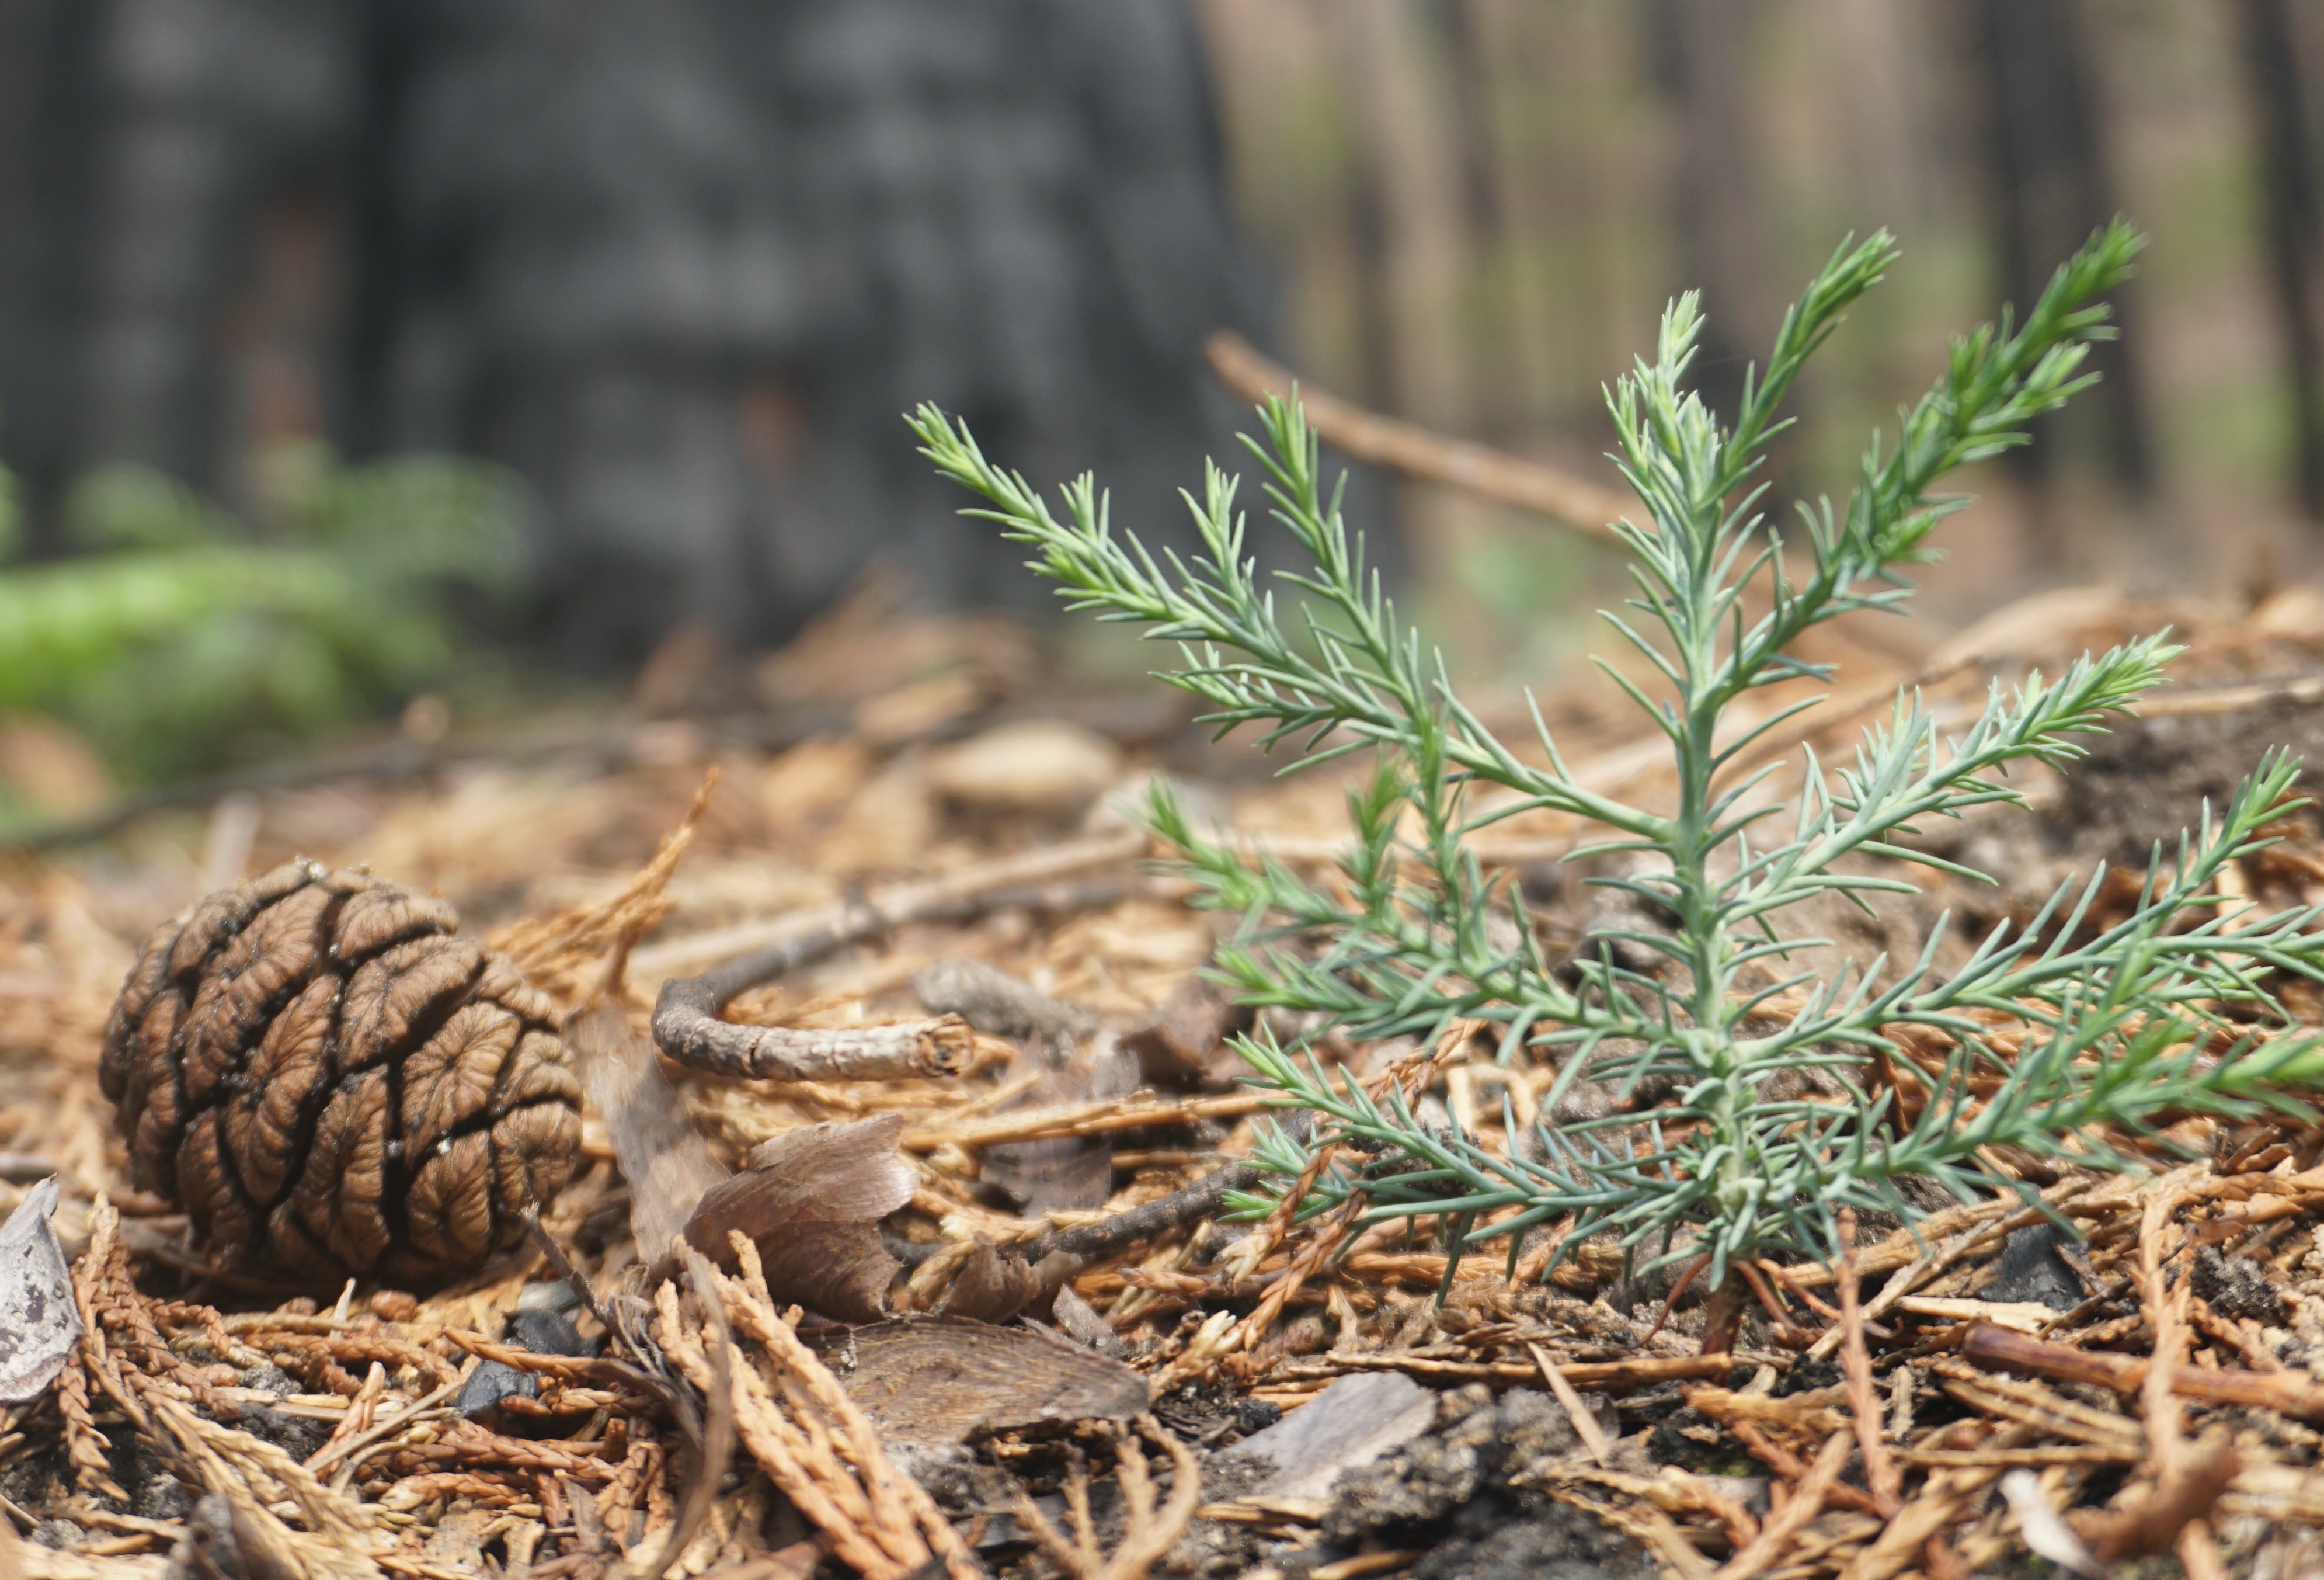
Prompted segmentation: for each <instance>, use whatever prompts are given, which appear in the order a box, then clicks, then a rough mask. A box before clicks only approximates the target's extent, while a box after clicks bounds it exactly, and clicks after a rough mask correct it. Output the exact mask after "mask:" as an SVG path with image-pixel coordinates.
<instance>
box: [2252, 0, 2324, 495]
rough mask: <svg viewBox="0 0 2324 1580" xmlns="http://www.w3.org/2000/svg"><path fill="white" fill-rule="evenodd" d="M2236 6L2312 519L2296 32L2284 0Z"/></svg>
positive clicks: (2297, 450) (2313, 375) (2314, 239)
mask: <svg viewBox="0 0 2324 1580" xmlns="http://www.w3.org/2000/svg"><path fill="white" fill-rule="evenodd" d="M2236 22H2237V23H2238V24H2239V33H2240V38H2239V42H2240V43H2241V46H2242V54H2243V67H2244V80H2245V83H2246V88H2247V91H2248V93H2249V95H2250V98H2251V107H2252V116H2253V132H2254V136H2255V142H2256V143H2257V145H2258V150H2259V171H2260V209H2261V226H2262V229H2263V231H2264V234H2265V236H2266V237H2267V254H2268V273H2269V283H2270V284H2271V285H2272V286H2273V293H2274V298H2275V301H2274V305H2275V310H2276V318H2277V324H2278V328H2280V330H2281V331H2282V336H2283V352H2284V362H2285V373H2286V374H2288V376H2289V378H2290V382H2291V385H2292V416H2293V420H2294V422H2295V424H2296V425H2297V426H2296V431H2295V433H2294V436H2293V450H2292V465H2293V482H2294V485H2295V486H2296V488H2297V491H2298V495H2299V500H2300V507H2301V510H2302V511H2303V512H2305V513H2307V515H2308V517H2309V518H2310V520H2311V521H2324V326H2319V321H2318V320H2319V300H2318V294H2317V288H2318V287H2317V277H2316V254H2317V249H2318V247H2319V245H2324V212H2319V207H2318V198H2317V189H2316V154H2315V145H2314V143H2313V141H2312V132H2313V128H2312V127H2311V125H2310V120H2309V106H2308V102H2307V90H2306V86H2305V84H2304V83H2303V82H2302V81H2301V75H2302V74H2301V64H2302V57H2301V50H2300V38H2299V35H2298V33H2297V32H2295V31H2294V29H2293V26H2292V8H2291V7H2290V6H2289V5H2286V4H2285V0H2236Z"/></svg>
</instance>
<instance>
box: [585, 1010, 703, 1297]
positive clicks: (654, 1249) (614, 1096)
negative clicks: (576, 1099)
mask: <svg viewBox="0 0 2324 1580" xmlns="http://www.w3.org/2000/svg"><path fill="white" fill-rule="evenodd" d="M566 1040H567V1043H568V1044H569V1045H570V1046H571V1048H572V1049H573V1055H574V1058H576V1059H577V1060H578V1061H579V1062H580V1066H581V1083H582V1086H583V1087H584V1088H585V1089H586V1091H587V1092H588V1094H589V1101H590V1102H591V1103H592V1104H595V1106H596V1109H597V1111H598V1113H602V1114H604V1117H605V1129H606V1131H607V1132H609V1133H610V1134H611V1135H612V1137H613V1160H614V1161H615V1162H616V1163H618V1164H619V1165H620V1166H621V1170H622V1178H624V1179H626V1180H628V1181H629V1182H630V1232H631V1233H632V1234H634V1235H636V1236H637V1242H638V1254H639V1256H640V1258H641V1259H642V1260H643V1261H647V1262H648V1263H651V1262H654V1261H659V1260H660V1259H661V1258H662V1257H664V1256H667V1255H668V1254H669V1250H670V1244H671V1242H673V1241H674V1240H676V1239H677V1238H678V1229H679V1228H680V1226H681V1225H683V1224H685V1223H686V1221H687V1217H688V1216H689V1215H691V1214H692V1213H693V1211H694V1209H695V1207H696V1205H697V1204H698V1203H699V1202H700V1201H701V1200H702V1198H703V1196H704V1194H705V1192H707V1191H708V1190H710V1189H711V1187H714V1186H715V1185H717V1184H718V1183H719V1181H721V1180H722V1179H724V1178H726V1170H725V1169H724V1167H722V1166H721V1165H720V1163H719V1161H718V1160H717V1159H715V1158H714V1157H712V1156H711V1155H710V1147H709V1144H708V1143H707V1142H705V1141H704V1140H703V1139H702V1137H701V1135H700V1134H699V1133H697V1132H696V1130H695V1128H694V1126H693V1124H692V1123H691V1122H690V1121H688V1120H687V1115H686V1108H685V1105H684V1104H683V1103H681V1102H680V1100H679V1098H678V1088H677V1087H676V1086H672V1085H671V1084H670V1080H669V1076H665V1075H663V1074H662V1070H661V1056H660V1055H659V1053H657V1052H655V1051H654V1046H653V1044H652V1043H651V1042H650V1041H649V1040H648V1039H646V1037H645V1036H644V1034H643V1033H641V1032H640V1031H639V1030H636V1029H635V1028H634V1027H632V1025H631V1024H630V1021H629V1017H628V1016H627V1015H624V1014H623V1013H622V1012H621V1010H620V1009H619V1008H617V1007H616V1006H614V1005H613V1004H603V1005H600V1006H599V1007H598V1008H597V1009H596V1010H595V1011H593V1012H591V1013H589V1014H587V1015H585V1016H583V1017H582V1018H581V1019H580V1020H579V1021H576V1022H575V1024H574V1025H573V1027H572V1028H571V1030H569V1031H568V1032H567V1034H566ZM713 1254H715V1252H714V1253H713Z"/></svg>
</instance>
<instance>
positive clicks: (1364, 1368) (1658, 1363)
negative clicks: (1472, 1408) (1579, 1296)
mask: <svg viewBox="0 0 2324 1580" xmlns="http://www.w3.org/2000/svg"><path fill="white" fill-rule="evenodd" d="M1317 1359H1318V1360H1320V1361H1321V1362H1322V1363H1323V1364H1322V1365H1320V1366H1292V1367H1286V1368H1285V1369H1284V1370H1283V1371H1281V1372H1277V1373H1276V1377H1275V1380H1276V1381H1289V1380H1294V1379H1300V1378H1306V1377H1330V1376H1338V1375H1342V1374H1344V1373H1346V1372H1404V1373H1406V1375H1407V1376H1412V1377H1448V1378H1455V1379H1458V1380H1459V1381H1463V1382H1537V1381H1540V1380H1541V1368H1540V1367H1538V1366H1536V1365H1535V1364H1534V1363H1532V1362H1530V1361H1439V1360H1434V1359H1431V1358H1430V1357H1428V1356H1425V1355H1393V1354H1390V1355H1374V1354H1342V1353H1340V1352H1337V1351H1333V1352H1332V1353H1330V1354H1323V1355H1321V1356H1318V1357H1317ZM1743 1364H1744V1363H1742V1362H1739V1361H1738V1360H1737V1359H1736V1358H1735V1357H1734V1356H1733V1355H1731V1354H1717V1355H1640V1356H1638V1357H1637V1359H1635V1360H1629V1361H1570V1362H1566V1363H1562V1364H1560V1365H1559V1366H1558V1368H1557V1370H1558V1372H1559V1374H1560V1375H1562V1376H1563V1378H1564V1379H1565V1380H1566V1381H1568V1382H1571V1383H1572V1384H1573V1386H1574V1387H1576V1388H1605V1389H1618V1388H1652V1387H1654V1386H1655V1384H1657V1383H1663V1382H1683V1381H1688V1380H1690V1379H1692V1378H1696V1377H1724V1376H1726V1375H1728V1374H1729V1372H1733V1371H1735V1370H1736V1369H1737V1368H1738V1366H1741V1365H1743Z"/></svg>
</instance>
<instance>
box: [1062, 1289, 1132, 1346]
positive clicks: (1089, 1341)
mask: <svg viewBox="0 0 2324 1580" xmlns="http://www.w3.org/2000/svg"><path fill="white" fill-rule="evenodd" d="M1049 1317H1050V1319H1051V1320H1052V1321H1054V1322H1055V1323H1056V1325H1057V1326H1058V1328H1059V1329H1060V1330H1062V1331H1063V1332H1064V1334H1065V1336H1066V1337H1067V1338H1069V1339H1072V1340H1074V1342H1075V1343H1076V1344H1086V1345H1088V1346H1089V1347H1090V1348H1091V1349H1093V1350H1095V1351H1096V1352H1097V1353H1098V1354H1101V1355H1104V1356H1107V1357H1108V1358H1110V1359H1111V1360H1116V1361H1119V1360H1121V1359H1122V1358H1123V1357H1125V1356H1127V1355H1128V1354H1130V1346H1129V1345H1128V1344H1124V1343H1123V1342H1122V1340H1121V1335H1120V1334H1118V1333H1116V1332H1114V1331H1113V1328H1112V1327H1111V1325H1109V1324H1108V1323H1107V1321H1106V1319H1105V1318H1104V1317H1100V1316H1099V1315H1098V1314H1097V1308H1096V1307H1093V1306H1092V1305H1091V1304H1090V1303H1089V1302H1088V1301H1086V1300H1084V1299H1083V1298H1081V1297H1080V1296H1079V1295H1076V1294H1074V1287H1073V1286H1072V1285H1071V1284H1065V1285H1062V1286H1060V1287H1059V1289H1058V1290H1057V1294H1056V1299H1054V1300H1052V1301H1051V1302H1050V1303H1049Z"/></svg>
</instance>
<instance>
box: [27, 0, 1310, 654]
mask: <svg viewBox="0 0 2324 1580" xmlns="http://www.w3.org/2000/svg"><path fill="white" fill-rule="evenodd" d="M0 7H5V9H0V25H5V28H6V29H7V36H6V39H5V45H6V50H7V56H6V65H7V68H8V69H10V70H11V71H12V72H13V73H14V74H15V77H16V79H17V80H18V82H19V83H20V84H29V85H30V87H31V89H32V91H30V92H28V93H26V94H24V95H23V97H12V99H11V100H10V102H9V103H8V104H7V105H6V106H4V107H0V267H5V271H6V273H5V279H0V302H5V322H0V401H5V410H0V454H5V457H6V458H7V459H8V460H9V461H10V462H11V463H12V464H13V465H15V466H17V467H19V468H20V469H21V470H22V471H23V474H24V475H25V476H26V477H27V479H28V480H29V482H30V484H31V485H32V493H33V494H34V499H35V504H36V509H37V513H38V514H39V515H40V516H41V517H42V519H44V520H50V521H52V520H53V519H54V515H55V508H56V504H57V502H58V500H59V499H60V497H61V494H62V492H63V490H64V489H65V488H66V486H67V485H68V484H69V480H70V479H71V478H72V477H74V476H77V475H78V474H79V473H80V472H82V471H84V470H85V469H87V468H88V467H91V466H93V465H97V464H100V463H105V462H112V461H124V460H127V461H137V462H143V463H146V464H150V465H152V466H156V467H162V468H164V469H166V470H169V471H171V472H172V473H175V474H177V475H180V476H184V477H186V478H188V479H189V480H190V481H193V482H195V483H197V484H198V485H201V486H204V487H206V488H210V489H214V490H217V491H219V492H222V493H224V494H226V495H227V496H228V497H229V498H232V497H234V496H235V494H236V493H237V492H238V483H239V478H240V474H241V472H242V469H243V467H244V462H245V461H246V459H247V457H249V456H250V455H251V453H252V452H253V450H254V448H258V447H261V446H263V443H264V442H265V441H266V440H267V439H271V438H279V437H284V436H293V435H300V436H303V435H312V436H318V437H323V438H327V439H332V440H334V441H335V442H337V444H339V445H340V446H341V447H342V448H345V449H346V450H348V451H349V452H351V453H353V454H355V455H358V456H361V455H368V454H378V453H383V452H389V451H396V450H404V449H414V448H424V449H436V450H456V451H463V452H466V453H470V454H476V455H482V456H486V457H493V458H497V459H499V460H502V461H504V462H507V463H508V464H510V465H512V466H513V467H515V468H517V469H518V470H519V471H520V472H521V473H522V474H523V475H524V476H527V477H528V478H529V479H530V481H531V482H532V484H533V485H534V489H535V492H536V494H537V495H538V497H539V502H540V505H541V509H540V512H539V546H540V555H539V559H540V563H541V567H542V573H543V575H542V582H541V588H540V592H541V597H540V603H539V609H538V611H537V619H536V621H535V623H534V629H535V632H536V633H537V634H538V635H539V636H540V637H541V638H542V639H543V640H545V641H546V642H549V644H550V646H551V647H552V648H553V649H554V650H555V651H558V652H560V653H562V654H563V655H564V656H566V657H567V658H570V659H573V660H576V661H584V662H600V663H602V662H604V661H609V660H611V661H620V660H622V659H628V658H634V657H635V656H636V655H637V654H638V653H639V652H640V651H643V650H644V649H645V648H646V647H647V646H649V645H650V644H651V643H652V642H654V641H655V640H657V639H658V638H659V636H660V635H661V634H662V633H665V632H666V631H668V630H669V628H671V627H672V626H673V625H675V624H680V623H685V622H692V623H695V624H701V625H704V626H706V627H709V628H711V629H713V630H715V631H716V632H718V633H722V634H724V635H725V636H726V637H728V638H730V639H733V640H740V641H755V640H763V639H766V638H770V637H773V636H778V635H779V634H781V633H783V632H784V631H786V630H787V629H788V628H790V627H791V626H793V625H795V624H797V623H798V621H799V620H800V619H802V618H804V617H805V615H806V614H808V613H809V612H811V611H812V610H813V609H814V608H815V607H816V605H818V604H820V603H821V602H823V601H824V600H825V599H826V598H827V597H828V596H830V595H831V594H832V593H833V592H834V591H835V590H836V589H837V588H838V587H840V586H841V585H843V584H844V582H845V581H847V580H848V579H849V578H851V577H853V576H854V575H855V574H857V573H858V572H859V571H860V570H861V569H862V567H863V566H864V565H865V564H866V563H867V562H868V561H870V560H871V559H873V558H875V557H879V556H887V557H889V558H890V559H893V560H894V561H895V562H896V563H897V564H898V565H899V568H902V569H903V570H904V572H905V573H906V574H907V575H908V577H910V578H911V579H913V580H914V581H915V582H917V584H918V587H920V589H921V591H922V592H923V593H924V594H926V595H927V596H928V597H929V598H931V599H934V600H943V601H950V602H955V603H980V602H990V601H994V600H1015V601H1019V602H1028V601H1029V602H1036V603H1037V602H1040V601H1042V599H1043V595H1042V593H1041V591H1040V589H1039V588H1038V587H1037V586H1036V585H1035V584H1033V583H1032V582H1031V581H1030V579H1029V578H1028V577H1025V576H1024V575H1023V573H1022V571H1021V569H1020V568H1019V565H1018V561H1019V559H1021V555H1019V553H1018V552H1016V551H1015V550H1014V549H1013V548H1012V547H1011V546H1009V545H1005V544H1001V543H999V542H997V541H993V540H992V538H991V534H990V533H989V532H987V531H985V530H984V529H982V527H980V526H978V525H977V524H975V523H973V522H962V521H960V520H959V519H958V518H957V516H956V515H955V513H954V502H953V501H952V500H951V499H950V498H949V497H947V496H946V495H945V494H943V493H942V492H941V491H940V490H939V489H937V488H936V485H934V484H933V483H932V482H931V481H929V480H927V478H926V477H925V476H923V474H924V473H925V472H926V467H924V466H923V465H922V464H921V463H920V461H919V458H918V457H917V456H916V455H915V454H914V453H913V451H912V448H911V446H910V443H909V440H908V435H907V434H906V432H905V430H904V428H903V426H902V424H901V422H900V421H899V414H900V413H901V412H903V411H906V410H908V409H909V407H910V406H912V405H913V404H914V403H916V402H919V401H923V400H935V401H937V402H942V403H943V404H945V406H946V407H947V408H948V409H950V410H952V411H956V412H959V413H962V414H964V415H965V416H966V417H967V418H968V420H970V421H971V423H973V425H974V426H975V428H976V430H977V432H978V434H979V437H980V438H981V439H983V440H984V441H985V442H986V444H987V446H988V448H991V450H992V451H993V452H994V453H995V454H996V456H997V457H999V458H1001V459H1002V460H1004V461H1006V462H1007V463H1009V464H1010V465H1013V466H1017V467H1021V468H1023V469H1024V470H1025V471H1027V472H1028V474H1029V475H1031V476H1037V477H1053V476H1069V475H1071V474H1073V473H1074V472H1077V471H1079V470H1081V469H1083V468H1084V467H1097V468H1099V469H1100V470H1101V472H1102V474H1103V475H1104V476H1105V477H1106V480H1107V481H1108V483H1109V484H1111V485H1113V486H1114V488H1115V489H1116V496H1117V498H1118V500H1119V501H1120V512H1121V514H1122V517H1123V519H1124V524H1125V525H1130V526H1136V527H1138V528H1139V529H1141V530H1148V529H1150V530H1151V531H1153V533H1154V535H1156V536H1157V537H1160V538H1163V539H1166V540H1167V539H1171V538H1174V537H1177V536H1181V535H1183V534H1184V531H1185V527H1184V512H1183V511H1182V510H1174V509H1172V508H1170V507H1169V505H1168V504H1167V502H1168V501H1170V500H1172V499H1173V498H1174V497H1175V495H1174V492H1173V491H1174V490H1175V488H1176V486H1177V485H1181V484H1183V483H1184V482H1185V480H1186V479H1187V478H1188V477H1190V476H1194V475H1197V471H1198V461H1199V457H1200V455H1201V453H1202V452H1203V450H1204V449H1206V448H1214V449H1221V450H1223V448H1224V444H1223V441H1224V440H1225V439H1226V437H1227V430H1229V429H1230V426H1231V421H1232V418H1233V406H1232V403H1231V402H1230V401H1228V400H1227V398H1226V397H1224V396H1223V395H1222V394H1220V393H1216V392H1215V391H1214V390H1213V387H1212V386H1211V384H1210V383H1209V382H1208V380H1207V379H1206V377H1205V375H1204V374H1203V370H1202V363H1201V359H1200V346H1201V342H1202V338H1203V335H1204V334H1206V333H1207V332H1208V331H1210V330H1211V329H1213V328H1219V327H1222V326H1230V327H1235V328H1241V329H1243V330H1244V331H1245V332H1246V333H1254V332H1260V331H1263V328H1264V325H1263V324H1262V323H1261V322H1260V321H1259V320H1260V319H1263V317H1264V313H1263V311H1262V310H1261V307H1260V304H1259V300H1258V298H1259V291H1257V290H1256V288H1255V285H1254V282H1253V278H1252V274H1251V272H1250V269H1249V267H1248V266H1247V264H1246V263H1245V262H1244V260H1243V259H1242V257H1241V256H1240V254H1239V252H1238V250H1237V248H1236V246H1235V244H1234V241H1233V238H1232V236H1231V232H1230V228H1229V226H1228V223H1227V219H1226V215H1225V209H1224V204H1223V200H1222V171H1221V168H1220V167H1221V162H1222V160H1221V152H1220V148H1219V145H1218V134H1217V129H1216V127H1215V125H1214V117H1213V107H1212V105H1211V101H1210V87H1209V82H1208V79H1207V77H1206V73H1205V64H1204V60H1203V55H1202V52H1201V50H1200V47H1199V41H1198V40H1197V38H1196V36H1195V33H1194V25H1193V21H1192V18H1191V16H1190V14H1188V11H1187V7H1186V3H1185V0H1120V3H1116V4H1109V5H1105V6H1103V7H1092V6H1088V5H1079V4H1074V3H1072V0H981V3H978V4H960V3H958V0H560V3H559V4H556V5H541V4H539V0H0ZM1261 337H1262V338H1263V337H1264V336H1263V334H1262V336H1261Z"/></svg>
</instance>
